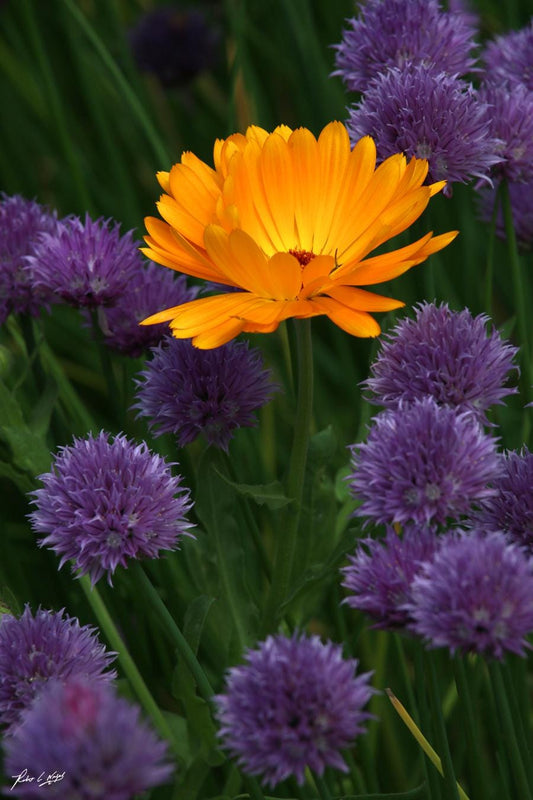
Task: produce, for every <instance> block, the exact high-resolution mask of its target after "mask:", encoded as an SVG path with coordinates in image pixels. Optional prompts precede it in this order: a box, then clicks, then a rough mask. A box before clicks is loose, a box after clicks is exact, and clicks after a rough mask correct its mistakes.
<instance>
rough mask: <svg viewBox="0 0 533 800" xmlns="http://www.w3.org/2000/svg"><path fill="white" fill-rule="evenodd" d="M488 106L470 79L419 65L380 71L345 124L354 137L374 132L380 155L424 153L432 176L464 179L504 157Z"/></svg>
mask: <svg viewBox="0 0 533 800" xmlns="http://www.w3.org/2000/svg"><path fill="white" fill-rule="evenodd" d="M486 112H487V109H486V105H485V104H484V103H483V102H481V100H480V99H479V97H478V94H477V92H476V91H475V90H474V89H473V88H472V87H471V86H470V85H469V84H467V83H465V82H464V81H461V80H458V79H457V78H454V77H453V76H451V75H446V74H444V73H442V72H441V73H437V72H431V71H429V72H428V71H427V70H426V69H425V68H424V67H423V66H415V67H411V68H409V69H390V70H389V71H388V72H386V73H383V74H381V75H378V76H377V77H376V78H375V80H373V81H372V83H371V85H370V86H369V87H368V89H367V91H366V93H365V95H364V97H363V99H362V100H361V102H360V103H358V104H356V105H354V106H353V107H352V109H351V110H350V118H349V120H348V122H347V127H348V131H349V133H350V137H351V139H352V141H357V140H358V139H359V138H360V137H361V136H365V135H367V134H368V135H370V136H372V137H373V138H374V139H375V141H376V147H377V152H378V156H379V158H380V159H386V158H387V157H390V156H391V155H392V154H393V153H398V152H399V151H401V152H403V153H405V155H406V156H408V157H412V156H414V157H415V158H426V159H427V160H428V163H429V172H428V176H429V179H430V180H432V181H437V180H439V181H440V180H446V181H448V182H449V183H456V182H460V183H465V182H467V181H469V180H471V179H472V178H473V177H475V178H479V179H480V180H487V179H488V174H489V171H490V168H491V167H492V166H493V164H497V163H498V162H499V161H500V156H499V155H498V152H497V148H498V147H499V142H498V140H496V139H494V138H493V137H492V136H491V134H490V131H489V124H488V121H487V113H486ZM449 188H450V187H449V186H447V187H446V189H447V191H448V193H449Z"/></svg>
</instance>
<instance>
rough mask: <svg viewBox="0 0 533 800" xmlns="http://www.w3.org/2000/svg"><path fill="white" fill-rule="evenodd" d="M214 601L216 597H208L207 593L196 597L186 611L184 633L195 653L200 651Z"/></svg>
mask: <svg viewBox="0 0 533 800" xmlns="http://www.w3.org/2000/svg"><path fill="white" fill-rule="evenodd" d="M214 602H215V598H214V597H208V596H207V595H205V594H203V595H200V597H195V598H194V600H193V601H192V602H191V604H190V605H189V607H188V608H187V611H186V612H185V618H184V620H183V635H184V636H185V638H186V639H187V641H188V643H189V644H190V646H191V649H192V650H193V652H194V654H195V655H196V653H197V652H198V645H199V644H200V638H201V636H202V631H203V629H204V625H205V622H206V619H207V615H208V614H209V609H210V608H211V606H212V605H213V603H214Z"/></svg>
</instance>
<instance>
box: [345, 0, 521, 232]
mask: <svg viewBox="0 0 533 800" xmlns="http://www.w3.org/2000/svg"><path fill="white" fill-rule="evenodd" d="M476 35H477V20H476V18H475V16H474V15H472V14H471V13H469V12H468V11H466V10H465V9H463V8H462V7H461V4H459V5H457V4H456V6H451V7H449V8H448V10H445V9H444V8H443V7H442V5H441V3H440V2H439V0H368V2H365V3H364V4H361V6H360V10H359V15H358V16H357V17H355V18H353V19H350V20H348V23H347V26H346V29H345V30H344V32H343V37H342V41H341V43H340V44H338V45H336V46H335V50H336V70H335V72H334V75H339V76H340V77H341V78H342V80H343V82H344V84H345V85H346V87H347V89H348V90H349V91H351V92H357V93H359V95H360V97H359V100H358V101H357V102H356V103H354V104H352V105H351V106H350V107H349V108H348V112H349V118H348V122H347V127H348V130H349V131H350V135H351V138H352V139H353V141H357V139H359V138H360V137H361V136H364V135H370V136H372V137H373V138H374V139H375V141H376V145H377V152H378V157H379V159H380V160H383V159H385V158H387V156H389V155H392V154H393V153H398V152H403V153H405V155H406V156H407V157H411V156H415V157H417V158H425V159H427V161H428V165H429V173H428V180H430V181H440V180H446V181H447V186H446V187H445V189H444V193H445V194H447V195H448V196H449V195H450V194H451V184H453V183H455V182H462V183H464V182H467V181H470V180H472V179H474V178H475V179H477V186H476V188H478V189H479V191H480V194H481V199H480V210H481V215H482V217H483V219H486V220H490V218H491V216H492V211H493V207H494V202H495V196H496V195H495V185H497V184H498V183H499V181H500V180H502V179H505V180H506V181H508V182H509V184H510V186H511V201H512V207H513V218H514V225H515V229H516V232H517V235H518V239H519V241H520V242H521V243H522V244H524V245H528V244H530V243H531V241H532V240H533V225H532V224H531V216H532V213H533V192H532V191H531V183H532V181H533V175H532V172H533V77H532V76H533V72H532V69H531V55H530V54H531V48H532V47H533V22H532V23H531V24H530V25H529V27H527V28H525V29H523V30H521V31H516V32H512V33H510V34H507V35H503V36H500V37H498V38H496V39H495V40H494V41H491V42H489V43H488V44H487V45H486V46H485V48H484V50H483V51H481V52H480V48H479V46H478V44H477V42H476ZM469 75H470V76H473V77H475V78H476V84H477V86H476V88H474V86H473V85H472V83H471V82H469V80H468V76H469ZM522 186H523V187H526V186H527V187H529V190H526V189H525V188H524V190H523V191H521V190H520V189H519V188H518V187H522ZM498 230H499V232H500V233H503V223H502V220H501V214H500V219H499V222H498Z"/></svg>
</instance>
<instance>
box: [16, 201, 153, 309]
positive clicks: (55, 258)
mask: <svg viewBox="0 0 533 800" xmlns="http://www.w3.org/2000/svg"><path fill="white" fill-rule="evenodd" d="M138 245H139V242H136V241H134V239H133V231H129V232H128V233H126V234H125V235H124V236H121V235H120V224H119V223H116V222H113V221H112V220H104V219H103V218H100V219H98V220H96V222H93V220H91V219H90V217H89V215H88V214H87V215H86V217H85V222H82V221H81V219H79V217H72V218H69V219H65V220H64V221H63V222H61V223H60V224H59V225H58V228H57V230H56V232H54V233H50V234H46V235H44V236H42V237H41V238H40V241H39V246H38V247H37V248H36V249H35V251H34V254H33V256H32V257H31V258H29V259H28V262H27V263H28V269H30V270H31V271H32V275H33V282H34V285H35V286H36V287H37V288H38V289H42V290H43V291H46V292H51V293H53V294H55V295H56V296H57V297H58V298H61V299H62V300H64V301H65V302H67V303H69V304H70V305H73V306H76V307H80V308H97V307H98V306H102V305H108V304H109V303H112V302H114V301H115V300H116V299H117V298H118V297H120V295H121V294H122V293H123V292H125V291H126V290H127V288H128V286H129V285H130V283H131V281H132V280H134V278H135V275H136V273H137V272H139V270H141V269H142V263H143V261H142V257H141V255H140V253H139V250H138Z"/></svg>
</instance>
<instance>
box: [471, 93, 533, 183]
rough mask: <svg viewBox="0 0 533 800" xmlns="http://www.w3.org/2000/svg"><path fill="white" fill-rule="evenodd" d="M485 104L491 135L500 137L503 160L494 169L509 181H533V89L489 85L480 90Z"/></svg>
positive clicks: (500, 153)
mask: <svg viewBox="0 0 533 800" xmlns="http://www.w3.org/2000/svg"><path fill="white" fill-rule="evenodd" d="M479 97H480V99H481V100H482V102H484V103H485V104H486V112H485V113H486V115H487V124H488V126H489V132H490V135H491V136H493V137H494V138H496V139H499V140H500V142H501V145H500V146H499V148H498V151H497V152H498V155H499V156H500V157H501V158H502V159H503V160H502V162H501V163H500V164H498V166H497V167H496V169H495V172H496V173H497V174H498V175H500V176H501V177H503V178H506V179H507V180H509V181H523V182H525V181H530V180H533V91H529V90H528V89H526V87H525V86H521V85H520V84H518V85H516V86H513V87H509V86H508V85H505V84H501V85H498V86H494V85H492V84H490V83H489V84H487V85H485V86H483V87H482V88H481V90H480V92H479Z"/></svg>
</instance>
